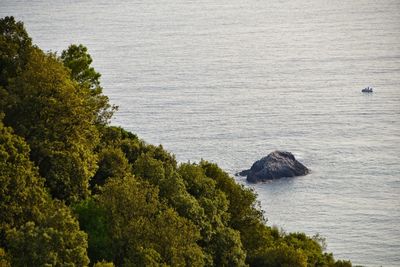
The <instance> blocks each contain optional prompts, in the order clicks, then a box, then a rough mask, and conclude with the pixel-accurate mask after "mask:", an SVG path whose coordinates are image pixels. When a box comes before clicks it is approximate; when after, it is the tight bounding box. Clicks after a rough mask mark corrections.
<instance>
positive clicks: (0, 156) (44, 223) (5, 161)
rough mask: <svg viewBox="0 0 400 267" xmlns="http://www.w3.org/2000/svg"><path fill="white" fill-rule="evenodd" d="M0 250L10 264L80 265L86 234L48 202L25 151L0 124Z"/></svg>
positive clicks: (83, 263) (57, 204)
mask: <svg viewBox="0 0 400 267" xmlns="http://www.w3.org/2000/svg"><path fill="white" fill-rule="evenodd" d="M0 247H2V248H4V249H5V250H6V253H7V255H8V256H9V261H10V263H11V265H12V266H43V265H45V264H51V265H52V266H67V265H72V264H75V265H78V266H86V265H87V264H88V258H87V255H86V247H87V242H86V234H85V233H84V232H82V231H80V230H79V226H78V223H77V221H76V219H75V218H74V217H73V216H72V214H71V211H70V210H69V208H68V207H66V206H65V205H64V204H63V203H60V202H57V201H53V200H52V199H51V198H50V196H49V195H48V193H47V192H46V189H45V188H44V183H43V179H42V178H40V177H39V175H38V171H37V168H36V167H34V165H33V163H32V162H31V161H30V160H29V147H28V145H27V144H26V143H25V142H24V140H23V139H22V138H21V137H19V136H17V135H15V134H13V131H12V129H11V128H9V127H5V126H4V125H3V123H2V122H1V121H0Z"/></svg>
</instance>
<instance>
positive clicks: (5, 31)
mask: <svg viewBox="0 0 400 267" xmlns="http://www.w3.org/2000/svg"><path fill="white" fill-rule="evenodd" d="M31 48H32V40H31V38H30V37H29V36H28V34H27V32H26V31H25V28H24V24H23V23H22V22H16V21H15V19H14V17H12V16H11V17H5V18H2V19H0V88H1V87H3V88H4V87H6V86H7V85H8V81H9V79H11V78H14V77H15V76H16V75H17V73H18V72H19V71H21V69H22V68H23V67H24V65H25V64H26V62H27V57H28V55H29V53H30V50H31ZM3 93H4V91H3ZM0 96H1V94H0Z"/></svg>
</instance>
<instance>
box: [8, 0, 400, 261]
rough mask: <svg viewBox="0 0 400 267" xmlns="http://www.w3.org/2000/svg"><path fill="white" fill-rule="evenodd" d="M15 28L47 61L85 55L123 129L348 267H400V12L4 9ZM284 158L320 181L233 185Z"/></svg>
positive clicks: (224, 7)
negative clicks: (84, 51) (212, 172)
mask: <svg viewBox="0 0 400 267" xmlns="http://www.w3.org/2000/svg"><path fill="white" fill-rule="evenodd" d="M10 15H12V16H14V17H15V18H16V19H17V20H22V21H23V22H24V23H25V27H26V29H27V30H28V32H29V34H30V36H31V37H32V38H33V42H34V43H35V44H37V45H38V46H39V47H40V48H42V49H43V50H46V51H52V52H58V53H60V52H61V51H62V50H63V49H66V48H67V47H68V45H70V44H72V43H74V44H84V45H85V46H87V47H88V49H89V50H88V51H89V53H90V54H91V55H92V58H93V66H94V67H95V69H96V70H97V71H99V72H100V73H101V74H102V78H101V82H102V85H103V87H104V93H105V94H106V95H108V96H109V97H110V100H111V102H112V103H113V104H115V105H117V106H119V110H118V112H117V113H116V114H115V116H114V119H113V120H112V124H113V125H119V126H121V127H123V128H125V129H127V130H129V131H133V132H134V133H136V134H138V135H139V136H140V137H141V138H142V139H144V140H145V141H146V142H148V143H152V144H156V145H158V144H162V145H163V147H164V148H166V149H167V150H168V151H170V152H172V153H174V154H175V155H176V158H177V160H178V161H179V162H188V161H190V162H198V161H199V160H201V159H205V160H208V161H211V162H215V163H218V164H219V166H221V167H222V168H223V169H224V170H225V171H227V172H228V173H230V174H231V175H232V176H233V177H234V179H236V180H237V181H238V182H239V183H242V184H244V185H245V186H247V187H250V188H253V189H254V190H255V192H256V193H257V194H258V200H259V202H260V205H261V208H262V209H263V211H264V212H265V216H266V218H267V219H268V222H267V223H268V224H269V225H271V226H277V227H278V228H282V229H283V230H284V231H286V232H306V233H307V234H309V235H315V234H319V235H320V236H322V237H324V238H325V239H326V244H327V251H329V252H332V253H333V254H334V256H335V257H336V258H338V259H349V260H351V261H352V262H353V264H354V265H363V266H385V267H386V266H387V267H392V266H400V230H399V228H400V163H399V160H400V156H399V155H400V1H399V0H379V1H377V0H357V1H351V0H344V1H343V0H340V1H339V0H268V1H267V0H246V1H243V0H213V1H211V0H196V1H193V0H147V1H140V0H132V1H127V0H52V1H44V0H30V1H28V0H0V16H1V17H4V16H10ZM367 86H371V87H373V88H374V92H373V93H362V92H361V89H363V88H365V87H367ZM274 150H285V151H290V152H292V153H293V154H294V155H295V156H296V158H297V159H299V160H300V161H301V162H302V163H304V164H305V165H306V166H307V167H309V168H310V169H311V170H312V172H311V174H309V175H307V176H303V177H296V178H283V179H280V180H274V181H271V182H268V183H261V184H248V183H246V180H245V178H244V177H235V176H234V174H235V173H236V172H238V171H241V170H243V169H247V168H249V167H250V166H251V165H252V163H253V162H254V161H256V160H258V159H260V158H261V157H263V156H266V155H268V154H269V153H270V152H272V151H274Z"/></svg>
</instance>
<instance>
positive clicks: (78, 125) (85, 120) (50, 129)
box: [4, 49, 98, 202]
mask: <svg viewBox="0 0 400 267" xmlns="http://www.w3.org/2000/svg"><path fill="white" fill-rule="evenodd" d="M6 90H7V92H8V95H9V97H8V100H7V102H8V103H7V108H6V109H5V118H4V122H5V124H7V125H9V126H11V127H13V129H14V131H15V133H16V134H18V135H20V136H23V137H24V138H25V139H26V141H27V142H28V143H29V145H30V147H31V150H32V151H31V159H32V160H33V161H34V162H35V163H36V164H37V165H38V166H39V170H40V174H41V175H42V176H44V177H45V178H46V185H47V186H48V187H49V188H50V192H51V193H52V195H53V196H54V197H57V198H59V199H63V200H66V201H68V202H71V201H76V200H78V199H80V198H83V197H85V196H87V195H88V180H89V178H90V177H91V176H93V174H94V172H95V170H96V167H97V166H96V156H95V154H94V153H93V149H94V147H95V145H96V143H97V142H98V132H97V129H96V127H95V125H94V123H95V120H96V116H95V114H94V111H93V109H92V108H93V107H92V106H91V105H90V103H89V100H88V99H89V96H88V93H87V92H85V91H82V90H79V88H78V87H77V85H76V84H75V83H74V82H73V81H71V80H70V78H69V75H68V72H67V71H66V69H65V68H64V67H63V65H62V64H60V63H59V62H58V60H57V59H56V58H55V57H54V56H52V55H46V54H44V53H43V52H42V51H40V50H39V49H33V50H32V51H31V53H30V55H29V60H28V62H27V63H26V65H25V66H24V67H23V68H22V70H21V71H20V72H19V73H18V75H17V76H16V77H15V78H14V79H12V80H10V83H9V85H8V86H7V88H6Z"/></svg>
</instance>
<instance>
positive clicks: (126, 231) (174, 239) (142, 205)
mask: <svg viewBox="0 0 400 267" xmlns="http://www.w3.org/2000/svg"><path fill="white" fill-rule="evenodd" d="M76 211H77V213H78V216H79V220H80V223H81V226H82V228H83V229H86V230H87V231H88V233H89V251H91V252H90V255H91V259H92V260H93V261H99V260H106V261H112V262H114V263H115V264H116V265H117V266H131V265H132V266H147V265H152V264H155V265H171V266H201V265H203V258H204V255H203V253H202V251H201V248H200V247H199V246H198V245H197V243H196V241H197V240H198V239H199V238H200V236H199V232H198V231H197V229H196V227H195V226H194V225H193V224H192V223H190V221H188V220H187V219H184V218H182V217H180V216H179V215H178V214H177V213H176V212H175V211H173V210H172V209H171V208H168V207H166V206H165V205H164V204H162V203H161V202H160V201H159V198H158V190H157V189H156V188H155V187H154V186H151V185H150V184H149V183H147V182H144V181H140V180H138V179H136V178H134V177H132V176H126V177H125V178H122V179H121V178H118V179H116V178H111V179H109V180H108V181H107V182H106V184H105V185H104V186H103V187H102V190H101V193H100V194H98V195H97V196H96V197H95V199H94V200H92V201H91V202H89V204H84V205H81V206H80V207H78V209H76Z"/></svg>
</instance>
